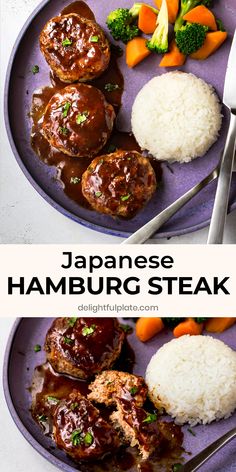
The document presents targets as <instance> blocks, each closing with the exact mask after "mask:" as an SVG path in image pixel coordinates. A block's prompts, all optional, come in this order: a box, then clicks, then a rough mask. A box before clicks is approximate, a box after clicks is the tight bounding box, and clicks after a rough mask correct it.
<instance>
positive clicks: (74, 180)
mask: <svg viewBox="0 0 236 472" xmlns="http://www.w3.org/2000/svg"><path fill="white" fill-rule="evenodd" d="M80 181H81V179H80V178H79V177H71V178H70V183H71V184H79V183H80ZM72 319H74V318H72ZM75 319H77V318H75ZM74 324H75V323H74ZM70 326H74V325H73V324H72V325H70Z"/></svg>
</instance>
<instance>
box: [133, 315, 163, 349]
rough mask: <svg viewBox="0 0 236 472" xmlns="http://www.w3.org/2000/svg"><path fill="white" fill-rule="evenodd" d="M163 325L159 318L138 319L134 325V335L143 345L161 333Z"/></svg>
mask: <svg viewBox="0 0 236 472" xmlns="http://www.w3.org/2000/svg"><path fill="white" fill-rule="evenodd" d="M163 328H164V323H163V321H162V319H161V318H144V317H142V318H139V319H138V321H137V323H136V335H137V337H138V339H139V340H140V341H142V342H143V343H145V342H146V341H148V340H149V339H151V338H153V336H155V334H157V333H159V332H160V331H162V329H163Z"/></svg>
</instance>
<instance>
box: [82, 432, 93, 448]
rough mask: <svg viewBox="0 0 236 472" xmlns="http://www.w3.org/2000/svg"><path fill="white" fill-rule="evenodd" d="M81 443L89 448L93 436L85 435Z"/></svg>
mask: <svg viewBox="0 0 236 472" xmlns="http://www.w3.org/2000/svg"><path fill="white" fill-rule="evenodd" d="M83 442H84V444H85V445H86V446H91V444H92V443H93V435H92V434H91V433H86V434H85V436H84V438H83Z"/></svg>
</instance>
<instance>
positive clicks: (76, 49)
mask: <svg viewBox="0 0 236 472" xmlns="http://www.w3.org/2000/svg"><path fill="white" fill-rule="evenodd" d="M40 49H41V52H42V53H43V55H44V57H45V59H46V61H47V63H48V64H49V66H50V68H51V69H52V71H53V72H54V73H55V75H56V76H57V77H59V79H60V80H61V81H62V82H67V83H72V82H76V81H81V82H84V81H88V80H92V79H94V78H96V77H98V76H99V75H101V74H102V72H104V71H105V70H106V68H107V67H108V64H109V61H110V55H111V54H110V45H109V42H108V40H107V38H106V36H105V34H104V32H103V30H102V29H101V28H100V26H99V25H98V24H97V23H96V22H95V21H91V20H88V19H86V18H83V17H82V16H80V15H77V14H75V13H70V14H69V15H62V16H56V17H54V18H52V19H51V20H49V21H48V22H47V24H46V25H45V26H44V28H43V30H42V32H41V34H40Z"/></svg>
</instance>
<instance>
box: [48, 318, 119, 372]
mask: <svg viewBox="0 0 236 472" xmlns="http://www.w3.org/2000/svg"><path fill="white" fill-rule="evenodd" d="M86 332H88V333H86ZM124 336H125V335H124V332H123V330H122V329H121V328H120V326H119V323H118V322H117V319H116V318H98V317H97V318H82V317H81V318H77V320H76V321H75V324H74V325H73V326H70V325H68V318H59V319H56V320H55V321H54V323H53V324H52V326H51V328H50V329H49V331H48V334H47V337H46V350H47V352H51V349H52V351H53V352H54V350H55V352H56V353H57V356H60V358H61V359H66V360H68V361H70V362H71V363H72V364H73V366H76V368H79V369H82V370H83V372H87V373H88V376H89V375H91V372H92V373H93V372H98V371H99V370H100V366H101V364H103V363H104V362H107V361H109V362H110V359H111V358H112V357H111V356H113V355H114V354H113V353H116V352H117V350H118V355H119V352H120V348H121V345H122V342H123V339H124ZM116 356H117V354H116ZM59 370H60V369H59ZM72 375H76V374H72Z"/></svg>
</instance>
